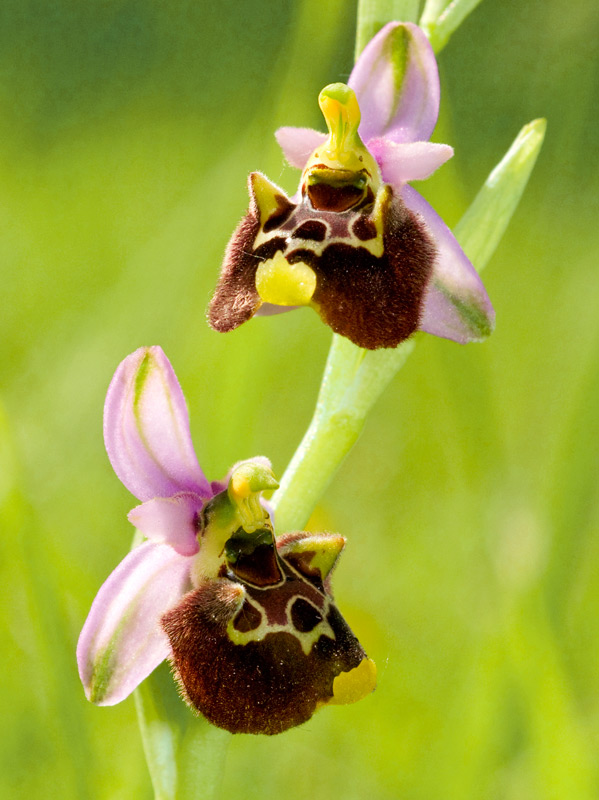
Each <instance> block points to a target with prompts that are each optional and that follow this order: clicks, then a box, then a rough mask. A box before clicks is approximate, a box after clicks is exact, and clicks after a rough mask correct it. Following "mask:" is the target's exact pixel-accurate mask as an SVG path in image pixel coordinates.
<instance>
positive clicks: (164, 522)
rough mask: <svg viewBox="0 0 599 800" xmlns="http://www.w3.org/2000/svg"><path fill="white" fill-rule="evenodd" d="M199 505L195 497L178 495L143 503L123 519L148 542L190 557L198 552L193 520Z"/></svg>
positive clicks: (187, 493)
mask: <svg viewBox="0 0 599 800" xmlns="http://www.w3.org/2000/svg"><path fill="white" fill-rule="evenodd" d="M203 505H204V500H203V499H202V498H201V497H200V496H199V495H197V494H191V492H180V493H179V494H175V495H173V496H172V497H157V498H155V499H154V500H146V502H145V503H142V504H141V505H140V506H136V507H135V508H134V509H133V510H132V511H130V512H129V514H128V515H127V517H128V519H129V522H131V523H132V524H133V525H135V527H136V528H137V529H138V530H139V531H141V533H143V535H144V536H145V537H146V538H147V539H150V540H151V541H152V542H164V543H165V544H169V545H170V546H171V547H172V548H173V549H174V550H176V551H177V553H179V554H180V555H182V556H193V555H195V553H197V552H198V550H199V549H200V547H199V544H198V538H197V534H198V529H197V518H198V514H199V513H200V511H201V510H202V506H203Z"/></svg>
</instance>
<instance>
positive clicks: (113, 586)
mask: <svg viewBox="0 0 599 800" xmlns="http://www.w3.org/2000/svg"><path fill="white" fill-rule="evenodd" d="M104 438H105V442H106V449H107V452H108V456H109V458H110V461H111V464H112V466H113V467H114V470H115V472H116V474H117V475H118V477H119V478H120V479H121V481H122V482H123V484H124V485H125V486H126V487H127V488H128V489H129V490H130V491H131V492H132V494H134V495H135V496H136V497H137V498H138V499H139V500H141V501H142V502H141V505H139V506H137V507H136V508H134V509H133V510H132V511H131V512H130V513H129V520H130V521H131V522H132V523H133V524H134V525H135V527H136V528H137V529H138V530H139V531H140V532H141V533H142V534H143V535H144V537H146V541H145V542H144V543H143V544H141V545H139V546H137V547H135V548H134V549H133V550H132V551H131V552H130V553H129V554H128V555H127V556H126V557H125V558H124V559H123V561H122V562H121V563H120V564H119V566H118V567H117V568H116V569H115V570H114V572H113V573H112V574H111V575H110V576H109V578H108V579H107V580H106V582H105V583H104V585H103V586H102V587H101V589H100V591H99V592H98V595H97V596H96V598H95V600H94V602H93V604H92V608H91V611H90V613H89V616H88V618H87V620H86V622H85V625H84V627H83V630H82V632H81V636H80V638H79V644H78V647H77V660H78V664H79V674H80V676H81V680H82V682H83V685H84V687H85V691H86V695H87V697H88V699H89V700H91V701H92V702H94V703H97V704H99V705H113V704H115V703H118V702H120V701H121V700H123V699H124V698H125V697H127V696H128V695H129V694H130V693H131V692H132V691H133V689H135V687H136V686H138V685H139V683H140V682H141V681H143V680H144V679H145V678H146V677H147V676H148V675H149V674H150V673H151V672H152V670H154V669H155V667H157V666H158V664H160V663H161V662H162V661H163V660H165V659H169V660H170V661H171V662H172V664H173V669H174V672H175V676H176V678H177V681H178V684H179V687H180V691H181V694H182V696H183V698H184V699H185V700H186V701H187V702H188V703H189V705H190V706H192V708H193V709H195V710H196V711H197V712H199V713H201V714H203V715H204V716H205V717H206V718H207V719H208V720H210V721H211V722H213V723H214V724H215V725H218V726H219V727H222V728H225V729H227V730H229V731H231V732H234V733H266V734H274V733H280V732H282V731H284V730H286V729H288V728H290V727H292V726H294V725H299V724H301V723H302V722H305V721H306V720H307V719H309V718H310V717H311V716H312V714H313V713H314V712H315V711H316V710H317V709H318V708H320V707H321V706H323V705H327V704H335V703H351V702H355V701H357V700H359V699H361V698H362V697H364V696H365V695H367V694H368V693H369V692H371V691H372V690H373V689H374V686H375V682H376V669H375V666H374V663H373V662H372V661H371V660H370V659H368V658H367V657H366V654H365V653H364V650H363V649H362V647H361V646H360V644H359V642H358V640H357V639H356V637H355V636H354V635H353V633H352V632H351V630H350V628H349V627H348V625H347V623H346V622H345V620H344V619H343V617H342V616H341V614H340V613H339V611H338V610H337V607H336V606H335V604H334V602H333V599H332V595H331V587H330V576H331V571H332V569H333V567H334V566H335V564H336V562H337V560H338V557H339V554H340V552H341V550H342V549H343V547H344V544H345V539H344V538H343V537H342V536H339V535H336V534H321V533H318V534H315V533H307V532H304V531H302V532H296V533H288V534H286V535H284V536H282V537H280V538H278V539H275V536H274V530H273V524H272V520H271V516H270V513H269V511H268V508H267V505H266V504H265V503H264V501H263V500H262V492H263V491H267V490H271V489H274V488H276V487H277V486H278V484H277V482H276V480H275V478H274V476H273V474H272V470H271V467H270V463H269V462H268V460H267V459H265V458H262V457H258V458H254V459H250V460H248V461H243V462H240V463H239V464H237V465H236V466H235V467H233V469H232V470H231V471H230V473H229V475H228V476H227V478H226V479H225V481H224V482H213V483H209V482H208V481H207V480H206V478H205V476H204V474H203V472H202V470H201V468H200V466H199V463H198V461H197V458H196V455H195V452H194V449H193V445H192V442H191V434H190V429H189V419H188V413H187V408H186V404H185V399H184V397H183V393H182V391H181V388H180V386H179V383H178V381H177V378H176V376H175V373H174V371H173V369H172V367H171V365H170V362H169V361H168V359H167V358H166V356H165V355H164V353H163V352H162V350H161V349H160V348H159V347H149V348H140V349H139V350H137V351H136V352H134V353H132V354H131V355H130V356H128V357H127V358H126V359H125V360H124V361H123V362H122V363H121V365H120V366H119V368H118V369H117V371H116V373H115V375H114V378H113V380H112V382H111V384H110V387H109V389H108V394H107V397H106V404H105V410H104Z"/></svg>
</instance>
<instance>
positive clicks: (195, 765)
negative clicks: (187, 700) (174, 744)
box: [176, 717, 231, 800]
mask: <svg viewBox="0 0 599 800" xmlns="http://www.w3.org/2000/svg"><path fill="white" fill-rule="evenodd" d="M230 740H231V734H230V733H229V732H228V731H223V730H221V729H220V728H216V727H215V726H214V725H211V724H210V723H209V722H208V721H207V720H206V719H204V718H203V717H194V718H193V720H192V721H191V722H190V723H189V725H188V726H187V730H186V732H185V735H184V736H183V740H182V742H181V746H180V748H179V754H178V758H177V761H178V764H179V781H178V786H177V795H176V798H177V800H199V798H202V800H212V798H216V797H218V795H219V790H220V786H221V783H222V780H223V775H224V767H225V758H226V756H227V749H228V746H229V741H230Z"/></svg>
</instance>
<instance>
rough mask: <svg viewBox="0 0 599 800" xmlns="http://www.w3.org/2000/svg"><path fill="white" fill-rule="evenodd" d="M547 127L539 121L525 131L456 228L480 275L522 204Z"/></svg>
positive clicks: (490, 176)
mask: <svg viewBox="0 0 599 800" xmlns="http://www.w3.org/2000/svg"><path fill="white" fill-rule="evenodd" d="M546 127H547V123H546V121H545V120H544V119H536V120H533V122H529V123H528V125H525V126H524V127H523V128H522V130H521V131H520V133H519V134H518V136H517V137H516V139H515V140H514V143H513V144H512V146H511V147H510V149H509V150H508V151H507V153H506V154H505V156H504V157H503V158H502V160H501V161H500V162H499V164H497V166H496V167H495V169H494V170H493V171H492V172H491V174H490V175H489V177H488V178H487V180H486V181H485V183H484V184H483V186H482V188H481V189H480V191H479V193H478V194H477V195H476V197H475V198H474V201H473V202H472V204H471V205H470V208H469V209H468V210H467V211H466V213H465V214H464V216H463V217H462V219H461V220H460V221H459V222H458V224H457V226H456V228H455V235H456V238H457V240H458V241H459V243H460V244H461V245H462V247H463V248H464V251H465V253H466V255H467V256H468V258H469V259H470V260H471V261H472V263H473V264H474V266H475V267H476V269H477V270H478V271H479V272H480V270H481V269H482V268H483V267H484V266H485V265H486V263H487V262H488V261H489V259H490V258H491V256H492V255H493V253H494V252H495V249H496V248H497V245H498V244H499V242H500V241H501V237H502V236H503V234H504V231H505V229H506V228H507V226H508V223H509V221H510V219H511V218H512V215H513V213H514V211H515V210H516V208H517V206H518V203H519V202H520V198H521V197H522V193H523V192H524V189H525V188H526V184H527V183H528V179H529V177H530V174H531V172H532V168H533V167H534V165H535V162H536V160H537V157H538V155H539V151H540V149H541V145H542V144H543V139H544V136H545V129H546Z"/></svg>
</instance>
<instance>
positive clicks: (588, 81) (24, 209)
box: [0, 0, 599, 800]
mask: <svg viewBox="0 0 599 800" xmlns="http://www.w3.org/2000/svg"><path fill="white" fill-rule="evenodd" d="M354 33H355V7H354V4H353V3H352V2H347V0H327V2H326V3H321V2H318V0H305V1H304V2H300V0H297V2H281V0H221V2H220V3H214V4H212V3H210V4H209V3H203V2H193V1H192V0H172V2H169V3H165V2H161V0H89V2H85V3H82V2H78V0H4V2H3V3H2V6H1V8H0V173H1V174H0V206H1V213H0V254H1V255H0V269H1V275H2V280H1V284H0V286H1V292H2V296H1V297H2V299H1V306H0V308H1V312H0V365H1V369H0V526H1V533H2V535H1V537H0V548H1V550H0V553H1V564H0V569H1V575H0V585H1V589H0V592H1V597H2V608H1V612H0V613H1V617H0V631H1V635H2V642H3V650H2V681H1V684H0V694H1V706H2V738H3V743H2V751H1V759H2V760H1V763H0V795H1V796H2V797H10V798H13V797H14V798H42V797H43V798H65V799H66V800H69V799H70V798H117V799H118V798H123V799H124V800H127V799H128V798H142V799H143V798H150V797H151V796H152V793H151V786H150V782H149V778H148V774H147V770H146V766H145V762H144V758H143V753H142V749H141V743H140V739H139V734H138V731H137V724H136V717H135V710H134V705H133V700H132V699H129V700H127V701H125V702H124V703H122V704H121V705H119V706H116V707H114V708H96V707H94V706H92V705H90V704H89V703H87V701H86V700H85V698H84V695H83V690H82V688H81V686H80V684H79V680H78V677H77V671H76V663H75V644H76V640H77V636H78V633H79V630H80V628H81V625H82V623H83V621H84V619H85V616H86V614H87V612H88V610H89V606H90V604H91V601H92V599H93V597H94V595H95V593H96V591H97V589H98V588H99V586H100V584H101V582H102V581H103V580H104V579H105V577H106V576H107V575H108V573H109V572H110V571H111V570H112V569H113V568H114V567H115V566H116V564H117V563H118V562H119V560H120V559H121V558H122V557H123V556H124V555H125V553H126V552H127V550H128V547H129V544H130V540H131V534H132V530H131V527H130V525H129V523H128V522H127V520H126V518H125V514H126V512H127V511H128V510H129V509H130V508H131V507H132V505H133V504H134V500H133V498H132V497H131V496H130V495H129V494H128V493H127V491H126V490H125V489H124V487H123V486H121V484H120V483H119V481H118V479H117V478H116V477H115V475H114V474H113V472H112V470H111V467H110V465H109V463H108V459H107V457H106V455H105V452H104V447H103V442H102V427H101V420H102V407H103V401H104V395H105V391H106V388H107V386H108V383H109V381H110V378H111V376H112V373H113V371H114V370H115V368H116V366H117V364H118V363H119V362H120V361H121V359H122V358H124V357H125V356H126V355H127V354H128V353H130V352H131V351H133V350H134V349H135V348H137V347H138V346H140V345H142V344H161V345H162V346H163V348H164V350H165V351H166V353H167V354H168V356H169V357H170V359H171V361H172V363H173V365H174V367H175V369H176V371H177V373H178V375H179V378H180V380H181V382H182V385H183V388H184V390H185V392H186V395H187V398H188V402H189V406H190V412H191V421H192V430H193V434H194V439H195V442H196V446H197V451H198V454H199V457H200V461H201V463H202V465H203V467H204V469H205V471H206V473H207V475H208V476H209V477H211V478H218V477H221V476H222V475H223V474H224V473H225V472H226V470H227V469H228V467H229V466H230V465H231V464H232V463H233V462H234V461H237V460H239V459H241V458H246V457H249V456H252V455H255V454H258V453H260V454H265V455H268V456H269V457H270V458H271V459H272V461H273V464H274V467H275V471H276V472H277V473H278V474H279V475H280V474H281V473H282V472H283V470H284V468H285V466H286V464H287V462H288V460H289V458H290V457H291V455H292V453H293V451H294V449H295V447H296V446H297V444H298V442H299V440H300V438H301V436H302V434H303V431H304V430H305V427H306V426H307V424H308V421H309V419H310V416H311V412H312V408H313V404H314V400H315V396H316V393H317V389H318V385H319V381H320V376H321V372H322V368H323V366H324V361H325V358H326V353H327V349H328V345H329V341H330V331H329V330H328V329H327V328H325V327H324V326H323V325H322V324H321V323H320V321H319V320H318V317H317V316H316V314H314V313H313V312H311V311H309V310H305V311H301V312H297V313H295V314H291V315H283V316H280V317H274V318H266V319H259V320H255V321H253V322H251V323H250V324H248V325H246V326H243V327H242V328H240V329H239V330H237V331H235V332H234V333H231V334H229V335H226V336H224V335H220V334H217V333H214V332H213V331H211V330H210V329H209V328H208V326H207V324H206V322H205V316H204V315H205V308H206V304H207V301H208V299H209V297H210V293H211V291H212V289H213V286H214V283H215V280H216V275H217V271H218V268H219V265H220V260H221V257H222V252H223V249H224V247H225V244H226V242H227V240H228V237H229V235H230V233H231V231H232V229H233V227H234V226H235V224H236V222H237V220H238V219H239V218H240V216H241V215H242V213H243V212H244V210H245V207H246V203H247V194H246V188H245V181H246V175H247V173H248V172H249V171H251V170H253V169H260V170H262V171H264V172H266V173H267V174H268V175H269V176H270V177H271V178H272V179H273V180H275V181H277V182H280V183H281V184H282V185H283V186H284V187H285V188H286V189H287V190H290V191H291V190H293V189H294V186H295V183H296V181H297V173H296V172H295V171H294V170H292V169H290V168H288V167H285V166H284V163H283V158H282V156H281V153H280V151H279V150H278V148H277V146H276V143H275V140H274V138H273V135H272V134H273V131H274V129H275V128H276V127H277V126H279V125H281V124H292V125H293V124H295V125H312V126H318V127H322V124H321V120H320V114H319V111H318V107H317V104H316V96H317V93H318V91H319V90H320V89H321V88H322V86H323V85H324V84H326V83H330V82H332V81H336V80H343V79H345V78H346V77H347V75H348V74H349V72H350V70H351V66H352V53H353V40H354ZM598 36H599V23H598V15H597V7H596V0H577V2H576V3H572V4H570V3H565V2H563V0H561V1H560V0H528V1H527V2H526V3H522V2H517V0H510V1H509V2H507V1H506V0H501V1H500V0H484V2H483V3H482V4H481V6H480V7H479V8H478V9H477V10H476V11H475V12H474V13H473V14H472V16H471V17H470V18H469V19H468V20H467V21H466V23H465V24H464V25H463V26H462V27H461V29H460V30H459V31H458V32H457V33H456V34H455V35H454V37H453V38H452V40H451V41H450V43H449V45H448V46H447V47H446V49H445V50H444V51H443V52H442V53H441V55H440V58H439V62H440V69H441V77H442V115H441V120H440V123H439V126H438V128H437V131H436V133H435V138H436V139H437V140H440V141H448V142H450V143H451V144H452V145H454V147H455V150H456V156H455V158H454V159H453V160H452V161H451V162H450V163H449V164H448V165H447V166H446V167H444V168H443V169H442V170H441V171H440V172H439V173H438V174H437V175H436V176H435V177H434V178H433V179H431V180H430V181H428V182H427V183H426V184H424V185H422V187H421V188H422V191H423V193H424V194H426V196H427V197H428V198H429V200H431V202H433V204H434V205H435V206H436V207H437V208H438V209H439V211H440V212H441V213H442V214H443V216H444V217H445V218H446V220H447V221H448V222H449V223H450V224H454V223H455V222H456V221H457V220H458V219H459V217H460V216H461V214H462V213H463V211H464V210H465V209H466V208H467V206H468V203H469V202H470V200H471V199H472V197H473V196H474V194H475V193H476V191H477V189H478V187H479V186H480V184H481V182H482V181H483V180H484V179H485V177H486V175H487V174H488V172H489V171H490V170H491V169H492V167H493V166H494V164H495V163H496V162H497V161H498V160H499V159H500V157H501V156H502V155H503V153H504V152H505V150H506V149H507V148H508V146H509V144H510V143H511V141H512V139H513V138H514V137H515V136H516V134H517V132H518V130H519V129H520V127H521V126H522V125H523V124H524V123H526V122H528V121H529V120H530V119H533V118H534V117H538V116H546V117H547V118H548V134H547V139H546V142H545V146H544V148H543V150H542V153H541V157H540V159H539V162H538V164H537V168H536V170H535V171H534V173H533V176H532V179H531V182H530V185H529V187H528V189H527V191H526V193H525V196H524V199H523V202H522V204H521V206H520V208H519V209H518V211H517V213H516V216H515V218H514V220H513V222H512V224H511V226H510V228H509V230H508V233H507V235H506V236H505V238H504V240H503V242H502V244H501V246H500V248H499V249H498V251H497V253H496V254H495V256H494V258H493V259H492V261H491V263H490V264H489V266H488V268H487V271H486V273H485V281H486V284H487V286H488V289H489V293H490V295H491V297H492V300H493V302H494V304H495V306H496V310H497V330H496V332H495V334H494V335H493V337H492V338H491V339H490V340H489V341H488V342H487V343H485V344H483V345H472V346H469V347H460V346H458V345H455V344H452V343H450V342H446V341H442V340H438V339H434V338H433V337H426V336H424V335H422V336H421V341H420V343H419V346H418V348H417V350H416V353H415V354H414V356H413V357H412V358H411V359H410V360H409V361H408V363H407V365H406V366H405V368H404V369H403V370H402V372H401V373H400V374H399V376H398V377H397V378H396V379H395V381H394V382H393V383H392V385H391V387H390V388H389V389H388V390H387V392H386V394H385V395H384V397H383V398H382V400H381V401H380V402H379V403H378V405H377V407H376V408H375V410H374V413H373V415H372V417H371V419H370V420H369V421H368V423H367V425H366V428H365V430H364V433H363V435H362V438H361V439H360V441H359V443H358V445H357V446H356V448H355V450H354V452H353V453H352V454H351V455H350V457H349V459H348V460H347V461H346V463H345V464H344V466H343V467H342V469H341V470H340V472H339V473H338V475H337V477H336V478H335V481H334V483H333V484H332V485H331V487H330V489H329V490H328V491H327V492H326V494H325V496H324V498H323V500H322V502H321V504H320V506H319V507H318V509H317V510H316V512H315V515H314V518H313V524H314V525H315V526H317V527H318V526H321V527H324V528H327V529H330V530H339V531H341V532H342V533H344V534H345V535H346V536H347V537H348V539H349V544H348V547H347V549H346V552H345V555H344V557H343V559H342V562H341V565H340V567H339V568H338V570H337V573H336V576H335V589H336V596H337V600H338V602H339V605H340V607H341V609H342V611H343V612H344V613H345V615H346V617H347V618H348V620H349V621H350V623H351V624H352V625H353V627H354V629H355V631H356V633H357V634H358V635H359V637H360V639H361V641H362V643H363V644H364V646H365V648H366V649H367V651H368V652H369V654H370V655H371V656H372V657H373V658H374V659H375V660H376V661H377V663H378V667H379V677H380V680H379V686H378V689H377V691H376V692H375V694H374V695H372V696H371V697H369V698H368V699H366V700H364V701H363V702H361V703H359V704H357V705H355V706H350V707H341V708H335V709H332V710H325V711H322V712H319V713H318V714H317V715H316V716H315V717H314V718H313V719H312V720H311V721H310V722H309V723H307V724H306V725H304V726H303V727H301V728H298V729H295V730H293V731H291V732H289V733H287V734H284V735H281V736H278V737H275V738H272V739H270V738H256V737H248V736H240V737H236V738H235V739H234V740H233V742H232V745H231V748H230V751H229V755H228V760H227V765H226V772H225V775H224V781H223V792H222V797H223V798H227V800H228V799H229V798H236V797H244V798H248V800H252V798H264V797H267V798H270V797H277V796H280V795H282V796H284V797H285V798H286V800H300V798H314V800H320V798H329V797H340V798H344V799H346V800H354V798H355V800H361V799H362V798H365V797H369V798H377V799H378V798H380V799H381V800H391V798H402V800H437V798H439V799H440V800H441V799H442V800H448V799H449V798H451V799H453V798H485V799H486V798H488V799H489V800H521V799H524V800H537V798H538V800H546V799H547V798H550V799H551V798H556V800H557V799H559V800H564V799H565V800H578V799H579V798H580V800H583V799H584V800H586V799H587V798H588V799H589V800H590V799H591V798H596V797H598V796H599V759H598V757H597V753H598V751H599V670H598V666H597V665H598V662H599V620H598V610H599V502H598V494H597V484H598V482H599V469H598V467H599V463H598V462H599V458H598V453H599V413H598V412H599V370H598V367H599V313H598V309H599V269H598V264H597V261H598V259H597V253H598V248H599V225H598V217H599V215H598V210H599V209H598V201H597V190H598V185H599V182H598V181H597V177H598V174H597V173H598V159H597V156H598V141H599V137H598V135H597V119H596V109H597V105H598V102H599V80H598V78H599V69H598V66H599V52H598V50H597V47H596V42H597V39H598ZM201 797H202V790H201V787H198V798H201Z"/></svg>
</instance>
